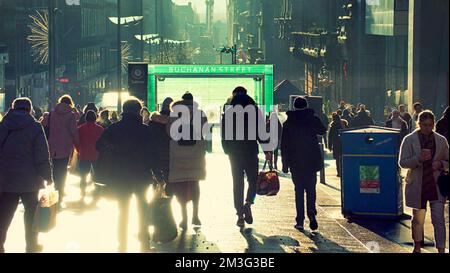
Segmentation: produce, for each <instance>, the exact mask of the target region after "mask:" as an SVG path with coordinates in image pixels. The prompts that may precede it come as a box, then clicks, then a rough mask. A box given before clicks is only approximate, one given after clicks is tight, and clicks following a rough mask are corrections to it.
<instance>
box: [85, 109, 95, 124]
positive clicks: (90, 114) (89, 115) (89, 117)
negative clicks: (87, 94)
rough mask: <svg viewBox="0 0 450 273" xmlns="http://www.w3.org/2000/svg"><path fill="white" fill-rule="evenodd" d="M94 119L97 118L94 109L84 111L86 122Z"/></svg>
mask: <svg viewBox="0 0 450 273" xmlns="http://www.w3.org/2000/svg"><path fill="white" fill-rule="evenodd" d="M96 119H97V114H96V113H95V112H94V111H92V110H89V111H87V112H86V121H87V122H94V121H95V120H96Z"/></svg>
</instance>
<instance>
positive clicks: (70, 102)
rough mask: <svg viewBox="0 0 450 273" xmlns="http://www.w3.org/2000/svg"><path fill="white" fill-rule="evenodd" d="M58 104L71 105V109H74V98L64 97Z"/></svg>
mask: <svg viewBox="0 0 450 273" xmlns="http://www.w3.org/2000/svg"><path fill="white" fill-rule="evenodd" d="M58 103H65V104H67V105H69V106H70V107H73V106H74V104H73V100H72V97H71V96H70V95H67V94H66V95H62V96H61V97H60V98H59V99H58Z"/></svg>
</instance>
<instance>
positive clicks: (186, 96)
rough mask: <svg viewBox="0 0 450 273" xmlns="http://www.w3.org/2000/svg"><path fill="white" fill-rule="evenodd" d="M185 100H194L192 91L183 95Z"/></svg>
mask: <svg viewBox="0 0 450 273" xmlns="http://www.w3.org/2000/svg"><path fill="white" fill-rule="evenodd" d="M181 98H182V99H183V100H194V96H192V94H191V93H190V92H186V93H184V95H183V96H182V97H181Z"/></svg>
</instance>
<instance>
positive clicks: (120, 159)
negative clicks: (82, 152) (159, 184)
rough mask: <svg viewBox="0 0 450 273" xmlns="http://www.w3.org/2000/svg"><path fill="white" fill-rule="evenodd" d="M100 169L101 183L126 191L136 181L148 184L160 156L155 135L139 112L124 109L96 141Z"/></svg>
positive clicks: (136, 183)
mask: <svg viewBox="0 0 450 273" xmlns="http://www.w3.org/2000/svg"><path fill="white" fill-rule="evenodd" d="M96 148H97V151H98V152H99V158H98V160H97V169H95V172H94V175H96V176H97V180H101V181H98V182H100V183H104V184H107V185H108V186H111V187H112V188H113V189H115V190H119V191H127V190H128V189H130V187H132V186H134V185H149V184H151V183H152V181H153V174H152V171H153V169H154V168H155V160H157V157H158V155H157V151H156V148H155V144H154V137H153V134H152V132H151V130H150V128H149V127H148V126H147V125H145V124H143V123H142V117H141V116H139V115H135V114H131V113H124V114H123V116H122V120H121V121H119V122H117V123H114V124H112V125H111V126H110V127H109V128H108V129H106V130H105V131H104V132H103V135H102V136H101V137H100V139H99V140H98V141H97V145H96Z"/></svg>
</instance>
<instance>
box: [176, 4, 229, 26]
mask: <svg viewBox="0 0 450 273" xmlns="http://www.w3.org/2000/svg"><path fill="white" fill-rule="evenodd" d="M172 2H174V3H176V4H187V3H189V2H192V5H193V6H194V8H195V9H196V11H197V13H199V14H205V12H206V6H205V0H172ZM226 7H227V0H215V1H214V15H215V16H214V17H215V19H216V20H225V19H226ZM202 21H203V18H202Z"/></svg>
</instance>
